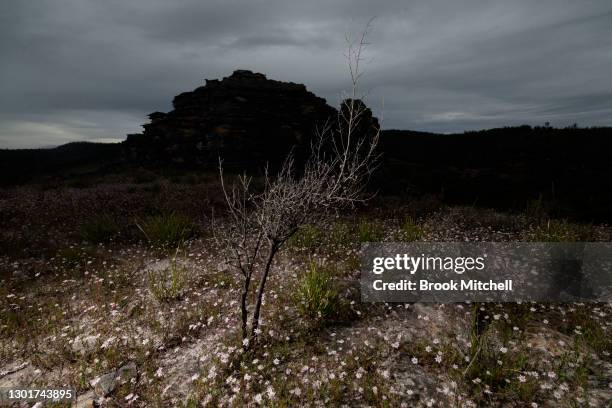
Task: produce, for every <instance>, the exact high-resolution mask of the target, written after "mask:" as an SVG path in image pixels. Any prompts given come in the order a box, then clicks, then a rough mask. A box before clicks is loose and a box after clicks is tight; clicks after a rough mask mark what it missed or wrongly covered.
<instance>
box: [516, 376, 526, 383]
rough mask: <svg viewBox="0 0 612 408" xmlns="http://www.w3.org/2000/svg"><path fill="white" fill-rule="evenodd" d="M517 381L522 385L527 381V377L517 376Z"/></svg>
mask: <svg viewBox="0 0 612 408" xmlns="http://www.w3.org/2000/svg"><path fill="white" fill-rule="evenodd" d="M518 380H519V382H522V383H524V382H526V381H527V377H525V376H524V375H519V376H518Z"/></svg>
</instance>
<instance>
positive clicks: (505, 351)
mask: <svg viewBox="0 0 612 408" xmlns="http://www.w3.org/2000/svg"><path fill="white" fill-rule="evenodd" d="M499 351H501V352H502V354H506V353H507V352H508V349H507V348H506V347H502V348H500V349H499Z"/></svg>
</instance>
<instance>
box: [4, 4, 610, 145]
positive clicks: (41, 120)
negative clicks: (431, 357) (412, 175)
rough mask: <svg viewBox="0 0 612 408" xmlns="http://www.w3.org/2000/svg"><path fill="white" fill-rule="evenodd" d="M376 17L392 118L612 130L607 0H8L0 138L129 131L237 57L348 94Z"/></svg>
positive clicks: (376, 58) (377, 51) (372, 83)
mask: <svg viewBox="0 0 612 408" xmlns="http://www.w3.org/2000/svg"><path fill="white" fill-rule="evenodd" d="M372 16H376V20H375V22H374V26H373V31H372V33H371V36H370V41H371V43H372V46H371V47H370V48H369V49H368V56H369V57H371V59H372V60H371V62H370V63H368V64H367V65H366V74H365V76H364V78H363V89H364V91H367V93H368V95H369V96H368V98H369V99H368V101H369V104H370V105H371V106H372V107H373V108H374V109H375V110H376V111H377V112H378V113H380V106H381V105H382V103H381V102H380V101H381V100H382V99H384V126H385V127H387V128H411V129H419V130H430V131H442V132H450V131H462V130H465V129H475V128H486V127H492V126H503V125H514V124H523V123H530V124H542V123H544V122H546V121H550V122H551V123H552V124H553V125H557V126H564V125H567V124H571V123H574V122H578V123H579V124H581V125H612V79H610V76H609V72H610V71H611V68H612V45H611V43H610V41H609V39H610V38H612V24H610V21H612V3H610V2H609V1H607V0H597V1H589V0H585V1H580V2H576V1H565V0H541V1H538V2H533V1H530V0H517V1H487V2H482V1H476V0H458V1H440V0H428V1H398V0H394V1H385V2H372V1H366V0H362V1H348V0H340V1H334V2H328V1H323V0H313V1H308V2H293V1H281V0H269V1H268V0H266V1H264V0H254V1H248V2H247V1H241V2H238V1H231V0H224V1H201V0H181V1H172V2H169V1H161V0H134V1H128V2H126V1H123V0H122V1H118V0H117V1H104V2H101V1H94V0H53V1H52V0H48V1H35V0H34V1H27V2H26V1H15V2H3V3H2V4H1V5H0V55H1V56H2V62H1V63H0V147H29V146H48V145H56V144H61V143H65V142H67V141H73V140H84V139H86V140H109V139H117V140H119V139H123V138H124V137H125V134H126V133H131V132H136V131H138V130H139V125H140V124H141V123H143V122H145V120H146V114H147V113H149V112H151V111H154V110H168V109H169V108H170V102H171V100H172V97H173V96H174V95H176V94H177V93H179V92H182V91H185V90H190V89H193V88H195V87H196V86H198V85H200V84H201V83H202V80H203V78H219V77H223V76H227V75H228V74H229V73H231V71H233V70H234V69H238V68H246V69H252V70H256V71H260V72H264V73H266V74H267V75H268V77H270V78H275V79H280V80H289V81H295V82H303V83H305V84H306V85H307V86H308V88H309V89H310V90H312V91H313V92H315V93H317V94H319V95H321V96H323V97H325V98H327V99H328V102H329V103H330V104H337V103H338V101H339V94H340V92H341V91H342V89H345V88H346V86H347V75H346V69H345V66H344V61H343V57H342V53H343V47H344V43H343V40H344V33H345V32H346V31H347V29H350V28H352V29H353V30H359V29H360V28H361V27H363V25H364V23H365V22H366V21H367V20H368V19H369V18H370V17H372ZM351 21H352V22H351Z"/></svg>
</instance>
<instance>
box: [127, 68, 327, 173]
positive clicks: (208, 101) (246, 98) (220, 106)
mask: <svg viewBox="0 0 612 408" xmlns="http://www.w3.org/2000/svg"><path fill="white" fill-rule="evenodd" d="M172 104H173V107H174V109H173V110H172V111H170V112H168V113H162V112H154V113H152V114H150V115H149V118H150V119H151V122H150V123H147V124H145V125H144V126H143V127H144V132H143V133H142V134H132V135H128V138H127V140H126V142H125V146H126V150H127V153H128V156H129V157H130V158H131V159H132V160H137V161H143V162H174V163H185V164H198V165H204V166H207V167H212V166H216V165H217V164H218V159H219V157H222V158H223V161H224V167H239V168H246V167H250V166H253V165H257V166H260V165H262V164H265V163H266V162H271V163H275V162H276V163H278V162H279V161H280V160H282V158H284V157H285V156H286V154H287V153H288V152H289V151H290V150H291V149H294V152H295V154H296V155H297V156H298V157H301V156H303V155H304V154H305V152H306V151H307V148H308V147H309V146H310V140H311V137H312V135H313V134H314V132H315V130H316V126H321V125H322V124H324V123H325V122H326V121H327V120H335V119H336V118H337V111H336V110H335V109H334V108H332V107H331V106H329V105H327V103H326V102H325V99H323V98H319V97H317V96H315V95H314V94H313V93H311V92H309V91H307V90H306V87H305V86H304V85H302V84H295V83H289V82H281V81H274V80H270V79H267V78H266V77H265V75H263V74H259V73H253V72H251V71H243V70H240V71H235V72H234V73H233V74H232V75H231V76H229V77H226V78H223V79H222V80H206V85H205V86H202V87H199V88H197V89H195V90H194V91H192V92H185V93H182V94H180V95H178V96H176V97H175V98H174V101H173V102H172Z"/></svg>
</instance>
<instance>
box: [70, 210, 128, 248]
mask: <svg viewBox="0 0 612 408" xmlns="http://www.w3.org/2000/svg"><path fill="white" fill-rule="evenodd" d="M120 231H121V226H120V225H119V223H118V222H117V221H116V220H115V218H114V217H113V216H111V215H109V214H100V215H97V216H94V217H93V218H92V219H91V220H89V221H87V222H86V223H84V224H83V225H81V227H80V230H79V233H80V235H81V238H82V239H84V240H85V241H88V242H93V243H99V242H106V241H109V240H110V239H112V238H114V237H115V236H117V235H118V234H119V232H120Z"/></svg>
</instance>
